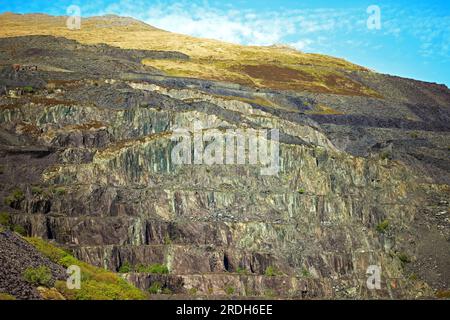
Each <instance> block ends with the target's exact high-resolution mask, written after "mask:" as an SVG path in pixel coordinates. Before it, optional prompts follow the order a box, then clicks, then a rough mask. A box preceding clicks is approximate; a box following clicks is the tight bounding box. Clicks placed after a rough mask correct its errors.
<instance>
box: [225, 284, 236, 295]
mask: <svg viewBox="0 0 450 320" xmlns="http://www.w3.org/2000/svg"><path fill="white" fill-rule="evenodd" d="M234 291H235V290H234V288H233V287H230V286H228V287H226V288H225V292H226V294H227V295H229V296H231V295H232V294H234Z"/></svg>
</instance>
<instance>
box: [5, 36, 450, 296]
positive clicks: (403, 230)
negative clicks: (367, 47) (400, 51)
mask: <svg viewBox="0 0 450 320" xmlns="http://www.w3.org/2000/svg"><path fill="white" fill-rule="evenodd" d="M50 40H51V41H50ZM50 40H49V38H47V37H37V38H36V39H34V38H33V41H36V42H33V41H31V42H29V41H28V42H29V43H31V44H30V46H31V47H34V46H36V43H39V42H40V41H44V44H47V42H48V41H50V42H51V45H50V44H49V45H48V46H47V47H46V46H45V45H44V46H43V47H46V50H47V49H48V50H49V48H51V50H56V51H58V52H60V55H59V57H60V59H66V58H67V57H71V56H72V55H73V56H75V57H77V58H78V59H80V63H79V64H78V67H77V68H78V69H77V70H76V72H74V75H72V76H71V77H73V78H71V79H72V80H71V81H67V82H60V81H56V80H55V79H60V78H64V74H63V73H62V72H54V71H52V72H47V71H41V72H37V73H36V74H34V75H32V77H34V78H37V79H41V80H42V81H44V82H45V85H43V86H42V88H41V89H39V88H37V89H36V90H35V91H34V92H33V93H28V94H25V95H23V96H22V97H20V98H18V99H13V98H7V97H2V98H1V109H0V125H1V128H2V132H3V133H2V135H1V136H0V138H1V137H3V138H2V140H1V142H2V146H1V151H2V166H3V167H2V170H3V171H2V172H3V173H2V176H3V178H4V180H3V181H6V182H5V183H3V184H2V186H1V188H2V190H1V192H2V195H3V196H4V197H5V198H6V197H10V198H9V199H11V201H6V202H5V203H4V207H3V209H4V210H8V211H10V212H11V213H13V222H14V223H15V224H18V225H22V226H24V227H25V229H26V232H27V233H28V234H29V235H32V236H37V237H43V238H47V239H52V240H54V241H56V242H57V243H59V244H62V245H64V246H66V247H67V248H70V249H71V250H72V251H73V252H74V253H75V255H76V256H77V257H78V258H80V259H81V260H83V261H86V262H88V263H91V264H94V265H96V266H101V267H104V268H108V269H110V270H113V271H123V270H124V268H123V267H124V266H130V267H131V269H132V270H127V271H134V272H129V273H128V272H127V274H126V275H124V276H125V277H126V278H127V279H128V280H129V281H131V282H133V283H134V284H136V285H137V286H139V287H140V288H142V289H148V288H149V287H152V285H153V284H154V283H159V284H160V285H161V286H162V288H167V289H169V290H170V292H171V293H176V294H188V295H201V296H223V295H239V296H242V297H244V296H260V297H261V296H267V297H285V298H377V297H383V298H388V297H391V298H401V297H405V298H416V297H423V296H425V297H430V296H433V295H434V291H433V290H438V289H439V290H445V289H447V288H448V285H449V283H448V279H449V278H448V277H447V275H448V265H449V264H448V262H449V261H450V260H449V256H448V254H447V255H446V254H441V252H440V253H439V257H438V256H436V255H434V254H430V253H429V252H428V251H427V250H426V248H427V246H429V245H430V242H437V243H439V244H440V248H441V249H442V251H445V248H449V242H448V238H449V237H450V220H449V218H448V214H449V206H448V198H449V195H450V189H449V187H448V185H446V184H437V183H436V182H439V181H437V180H436V179H435V176H434V175H432V174H424V172H423V171H420V170H419V169H418V168H422V169H423V168H425V166H426V165H430V168H432V169H431V171H432V172H434V173H436V172H438V171H437V170H442V171H443V172H445V174H448V167H447V160H448V159H445V157H444V156H443V153H442V152H441V151H442V150H440V149H441V148H442V145H443V144H445V143H446V142H445V141H447V142H448V132H447V131H448V126H447V125H446V123H445V121H443V120H442V119H441V120H439V119H438V118H439V115H441V114H443V115H444V116H445V117H446V116H448V109H444V107H448V104H447V102H448V100H447V99H448V97H449V92H448V90H445V89H443V88H440V87H439V88H438V87H437V86H434V85H423V86H422V87H420V88H421V90H422V89H423V90H425V91H426V92H430V94H431V93H432V94H433V95H434V96H435V99H434V100H433V101H434V104H433V105H431V104H430V105H427V107H428V108H431V109H435V110H438V111H436V113H434V114H431V113H428V114H426V115H425V114H423V113H421V114H418V112H415V111H414V110H417V108H413V107H411V108H409V109H408V108H406V107H405V106H406V105H407V104H408V105H410V104H411V103H412V102H411V101H407V102H404V101H400V100H401V99H400V98H403V96H402V97H389V96H386V97H385V99H377V98H367V97H351V96H345V97H343V96H335V95H325V94H311V93H302V92H288V91H286V92H284V91H271V90H260V89H254V88H249V87H244V86H239V85H235V84H226V83H220V82H212V81H205V80H197V79H184V78H173V77H167V76H163V75H161V74H158V72H157V70H152V71H148V70H145V68H144V67H143V66H141V65H139V64H138V63H137V62H136V61H135V60H133V59H135V58H136V57H141V56H140V54H144V53H142V52H134V51H132V52H127V51H126V50H121V51H120V50H119V49H115V48H109V47H106V46H93V47H89V48H84V47H82V48H81V49H80V51H79V52H78V51H77V53H74V52H73V51H75V49H74V48H77V46H78V44H77V43H76V42H72V41H69V42H67V40H63V39H50ZM2 41H5V40H2ZM8 41H18V43H19V44H20V45H21V46H23V49H22V50H24V52H28V51H27V50H28V49H27V45H26V43H28V42H21V41H22V40H20V39H19V40H18V39H10V40H8ZM60 47H62V48H64V50H62V49H61V48H60ZM83 50H84V51H83ZM145 54H146V55H147V54H149V53H148V52H145ZM159 54H160V53H158V54H157V55H159ZM91 55H96V56H98V57H103V55H104V56H108V57H112V60H111V61H112V62H111V63H114V66H112V65H105V66H104V67H105V69H104V70H103V69H102V68H99V69H98V72H97V69H95V70H96V72H91V71H89V69H83V68H88V67H89V63H90V62H89V63H88V61H89V59H90V57H91ZM33 57H34V59H36V61H38V62H39V61H40V60H41V59H44V60H45V57H46V54H45V53H42V52H41V53H36V55H34V56H33ZM168 57H169V58H170V57H171V54H169V55H168ZM116 58H117V59H119V58H120V59H125V58H127V59H128V60H129V61H128V60H127V63H126V67H123V68H122V67H121V68H115V67H116V66H117V65H116V63H118V60H115V59H116ZM179 58H181V57H179ZM55 59H56V60H55V61H58V59H59V58H58V56H57V58H55ZM121 61H122V60H121ZM59 67H62V66H61V65H59ZM354 77H355V79H359V80H358V81H362V82H363V81H364V82H365V85H366V86H369V87H370V86H371V85H372V83H373V87H374V89H377V90H379V91H380V93H381V94H384V93H385V91H383V90H384V89H383V88H384V87H382V86H381V85H380V82H381V81H382V79H384V78H383V77H385V76H381V75H379V76H376V81H375V80H374V81H373V82H370V79H367V78H366V77H365V76H364V75H361V74H358V73H356V74H355V75H354ZM392 81H396V80H392V79H389V81H388V83H389V85H390V86H395V85H394V84H392ZM399 81H400V82H401V83H406V84H405V85H407V84H408V83H409V80H408V81H407V80H399ZM51 83H53V84H54V85H52V86H51V87H52V89H51V90H49V89H48V85H49V84H51ZM417 85H418V86H420V85H421V84H419V83H418V84H417ZM410 90H411V91H408V92H407V95H410V94H413V93H414V94H417V93H415V92H416V91H414V89H410ZM427 90H428V91H427ZM405 99H406V97H405ZM430 99H431V98H430ZM421 103H431V102H430V101H429V100H426V101H425V100H424V101H421ZM323 104H326V105H327V106H328V108H332V109H336V110H339V111H340V112H348V113H355V114H350V115H345V116H342V115H338V114H335V115H321V114H319V113H320V112H321V111H320V110H328V112H330V111H329V110H330V109H326V108H325V109H323V108H322V109H320V106H321V105H323ZM372 107H374V108H372ZM375 107H379V110H378V111H376V110H373V109H375ZM358 108H359V109H358ZM356 109H358V111H356ZM385 110H391V111H390V113H389V114H385V115H384V116H383V113H384V112H385ZM411 110H412V111H411ZM358 112H359V115H357V114H356V113H358ZM377 112H378V113H377ZM411 112H412V113H415V114H416V116H417V117H418V118H417V119H409V120H404V118H405V115H406V114H408V115H411ZM383 117H384V118H383ZM431 118H433V119H434V120H433V121H434V122H433V121H431V120H430V119H431ZM380 119H382V120H380ZM398 119H401V120H398ZM194 122H197V123H201V124H202V126H203V127H204V128H217V129H220V130H227V129H242V130H247V129H272V128H277V129H279V130H280V131H281V133H280V141H279V143H277V146H278V147H279V155H280V168H279V169H280V170H279V172H278V174H277V175H272V176H264V175H261V172H260V169H261V168H260V166H258V165H250V164H245V165H194V164H192V165H175V164H174V161H173V159H172V158H171V157H172V156H171V154H172V150H173V148H174V146H175V142H174V141H172V139H171V138H172V133H173V132H174V131H175V130H176V129H177V128H187V129H190V128H192V125H193V123H194ZM411 130H415V131H419V133H418V135H420V137H423V138H420V139H419V138H417V139H413V138H411V139H413V140H414V143H410V142H405V141H404V139H403V138H402V137H404V136H405V135H408V134H410V131H411ZM388 134H389V135H388ZM360 136H362V137H363V138H362V139H359V137H360ZM388 136H389V137H392V139H389V141H386V140H388V139H387V138H386V137H388ZM425 137H426V138H425ZM438 137H441V141H440V142H437V140H438ZM442 140H443V141H442ZM401 142H403V144H402V147H397V146H398V145H399V144H400V143H401ZM435 142H436V145H434V144H433V143H435ZM272 143H276V142H272ZM419 144H420V145H421V146H423V147H424V148H427V149H432V150H435V153H434V154H433V155H430V157H431V158H433V160H430V158H428V159H425V160H424V159H420V160H417V159H416V160H413V159H411V157H410V156H411V152H412V151H413V150H412V149H411V146H418V145H419ZM437 145H439V147H437ZM23 147H26V148H28V149H27V150H28V152H23V149H22V152H18V149H19V148H23ZM414 148H415V147H414ZM43 149H44V150H45V151H46V152H44V153H42V150H43ZM39 150H41V152H38V151H39ZM389 151H390V152H389ZM439 152H441V153H439ZM406 158H407V159H409V161H403V160H404V159H406ZM439 159H441V161H440V162H439V161H438V160H439ZM25 161H27V162H26V164H25ZM443 178H444V180H445V177H443ZM12 186H14V188H13V187H12ZM18 190H19V191H18ZM437 214H439V215H437ZM427 230H428V231H427ZM428 232H430V234H432V236H430V237H429V238H427V237H423V235H424V234H426V233H428ZM425 252H426V253H425ZM448 252H450V251H448ZM425 257H426V259H430V257H431V260H432V264H433V268H434V270H435V271H433V272H430V271H429V270H427V267H426V266H427V264H425V260H424V258H425ZM427 261H428V260H427ZM152 265H165V266H166V267H167V268H168V270H169V272H170V274H168V275H167V274H152V273H149V272H138V271H139V266H152ZM370 265H376V266H379V267H380V268H381V270H382V289H381V290H369V289H368V288H367V286H366V280H367V274H366V271H367V268H368V266H370ZM141 271H142V270H141Z"/></svg>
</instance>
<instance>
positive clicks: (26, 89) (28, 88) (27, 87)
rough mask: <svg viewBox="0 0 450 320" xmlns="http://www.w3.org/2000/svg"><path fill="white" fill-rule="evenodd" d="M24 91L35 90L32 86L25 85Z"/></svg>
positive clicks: (30, 91)
mask: <svg viewBox="0 0 450 320" xmlns="http://www.w3.org/2000/svg"><path fill="white" fill-rule="evenodd" d="M23 91H24V92H27V93H32V92H33V91H34V89H33V87H32V86H25V87H23Z"/></svg>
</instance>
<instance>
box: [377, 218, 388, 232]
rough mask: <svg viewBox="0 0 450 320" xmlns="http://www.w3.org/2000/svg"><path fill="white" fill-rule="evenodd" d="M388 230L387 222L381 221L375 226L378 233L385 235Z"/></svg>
mask: <svg viewBox="0 0 450 320" xmlns="http://www.w3.org/2000/svg"><path fill="white" fill-rule="evenodd" d="M388 228H389V221H388V220H383V221H381V222H380V223H379V224H377V227H376V229H377V231H378V232H379V233H385V232H386V231H387V229H388Z"/></svg>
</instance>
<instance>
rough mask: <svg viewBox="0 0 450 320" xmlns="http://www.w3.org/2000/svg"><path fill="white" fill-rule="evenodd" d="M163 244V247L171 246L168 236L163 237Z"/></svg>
mask: <svg viewBox="0 0 450 320" xmlns="http://www.w3.org/2000/svg"><path fill="white" fill-rule="evenodd" d="M164 244H165V245H170V244H172V240H171V239H170V237H169V236H168V235H165V236H164Z"/></svg>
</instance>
